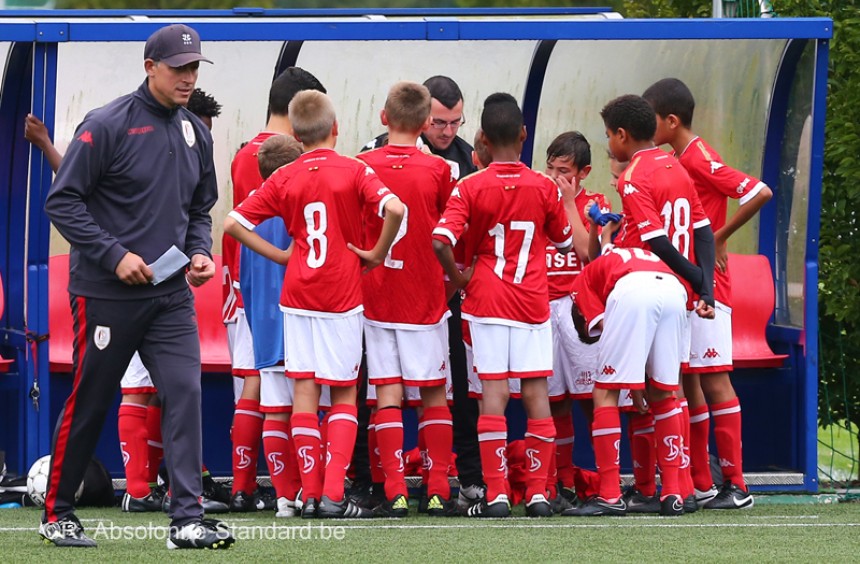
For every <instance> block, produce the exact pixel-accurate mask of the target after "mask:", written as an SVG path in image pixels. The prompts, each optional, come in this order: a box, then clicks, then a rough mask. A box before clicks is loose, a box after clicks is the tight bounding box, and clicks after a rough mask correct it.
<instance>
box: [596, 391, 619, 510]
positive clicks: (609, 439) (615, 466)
mask: <svg viewBox="0 0 860 564" xmlns="http://www.w3.org/2000/svg"><path fill="white" fill-rule="evenodd" d="M591 440H592V443H593V444H594V459H595V462H597V472H598V473H599V474H600V497H602V498H603V499H605V500H607V501H610V502H612V501H615V500H617V499H618V498H619V497H621V485H620V482H621V469H620V466H619V451H618V449H619V445H620V444H621V418H620V417H619V415H618V408H617V407H595V408H594V422H593V423H592V425H591Z"/></svg>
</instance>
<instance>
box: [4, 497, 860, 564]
mask: <svg viewBox="0 0 860 564" xmlns="http://www.w3.org/2000/svg"><path fill="white" fill-rule="evenodd" d="M765 502H766V500H765V499H763V498H759V503H758V504H757V505H756V507H754V508H753V509H751V510H745V511H734V512H724V513H719V512H714V511H710V512H708V511H699V512H698V513H695V514H693V515H686V516H684V517H681V518H662V517H657V516H643V517H634V516H629V517H624V518H591V519H582V518H566V517H553V518H551V519H541V520H530V519H526V518H523V517H514V518H510V519H504V520H481V521H475V520H467V519H464V518H452V519H431V518H429V517H424V516H416V517H409V518H407V519H403V520H397V521H395V520H371V521H316V520H314V521H301V520H300V519H286V520H285V519H274V518H273V517H272V516H271V514H269V515H267V516H262V515H259V514H254V515H250V516H245V515H243V516H242V517H237V516H234V515H226V516H224V517H225V518H224V521H226V522H227V523H229V524H231V525H233V526H234V527H237V528H236V529H234V533H235V534H237V536H239V535H243V534H246V535H247V534H250V532H251V531H254V532H255V533H256V534H257V536H258V537H259V536H260V534H261V533H262V532H263V531H267V532H268V533H269V534H270V535H272V534H276V535H278V536H280V537H281V539H280V540H256V541H252V540H239V541H238V542H237V543H236V545H235V546H234V548H232V549H231V550H229V551H223V552H211V551H205V552H204V551H199V552H198V551H184V552H182V554H181V557H182V560H183V561H186V560H187V561H207V562H213V561H224V562H228V561H229V562H237V561H254V562H284V561H287V560H290V561H298V562H311V561H314V562H316V561H319V562H340V563H344V564H346V563H348V562H365V561H374V562H398V563H399V562H416V563H422V564H425V563H430V562H470V563H472V562H489V563H494V564H496V563H498V562H570V561H571V560H573V559H576V560H579V561H583V562H593V561H600V562H618V561H633V562H637V563H638V562H678V561H684V560H688V561H705V562H708V561H723V562H740V561H747V562H749V561H782V562H788V561H791V562H827V561H830V562H845V561H850V560H856V559H857V554H858V547H860V543H858V541H857V538H858V534H860V505H857V504H845V503H843V504H818V505H775V504H771V505H768V504H766V503H765ZM77 514H78V516H79V517H80V518H81V520H82V521H83V523H84V526H85V527H86V529H87V531H88V533H89V534H90V535H93V536H95V535H96V532H97V531H98V529H99V525H100V524H101V525H102V527H103V529H102V530H105V529H106V528H108V527H111V526H115V527H146V526H147V525H148V524H150V523H151V524H152V526H153V527H166V526H167V524H168V523H167V518H166V517H164V516H163V515H158V514H152V515H141V514H137V515H129V514H124V513H122V512H120V511H119V509H81V510H79V511H78V513H77ZM518 514H520V515H521V514H522V511H521V509H520V510H518ZM39 515H40V514H39V511H37V510H36V509H31V508H26V509H8V510H0V555H2V556H0V558H2V561H3V562H38V563H39V564H41V563H42V562H55V561H57V562H60V561H61V562H64V563H68V562H78V561H81V562H83V561H86V562H93V561H96V560H99V561H103V562H141V561H159V560H160V561H162V562H166V561H167V559H168V558H170V560H173V557H175V556H178V555H177V554H176V552H175V551H171V553H168V551H167V549H166V548H165V542H164V540H159V539H155V538H153V539H148V540H109V539H104V538H101V539H97V540H98V542H99V548H98V549H96V550H71V549H58V548H56V547H53V546H46V545H44V544H42V542H41V540H40V539H39V537H38V533H37V526H38V522H39ZM321 526H322V529H321ZM239 527H244V528H239ZM254 527H256V528H254ZM140 530H143V529H140ZM158 530H159V531H162V532H161V533H160V534H161V535H163V534H164V533H163V529H158ZM321 530H324V531H327V532H328V533H329V534H330V535H332V536H335V535H338V536H341V535H342V537H341V540H335V539H333V538H331V539H328V540H323V539H321V538H320V531H321ZM302 535H305V536H311V537H312V538H310V539H309V538H302Z"/></svg>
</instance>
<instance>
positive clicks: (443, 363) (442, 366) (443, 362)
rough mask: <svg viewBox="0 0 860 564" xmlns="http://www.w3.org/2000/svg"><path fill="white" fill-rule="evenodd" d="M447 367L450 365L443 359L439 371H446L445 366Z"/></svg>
mask: <svg viewBox="0 0 860 564" xmlns="http://www.w3.org/2000/svg"><path fill="white" fill-rule="evenodd" d="M447 367H448V365H447V364H446V363H445V361H444V360H443V361H442V365H441V366H440V367H439V372H445V368H447Z"/></svg>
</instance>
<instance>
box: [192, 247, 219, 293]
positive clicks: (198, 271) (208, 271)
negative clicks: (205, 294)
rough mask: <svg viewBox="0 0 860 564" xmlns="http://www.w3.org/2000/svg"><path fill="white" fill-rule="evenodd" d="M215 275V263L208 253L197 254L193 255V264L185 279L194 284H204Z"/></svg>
mask: <svg viewBox="0 0 860 564" xmlns="http://www.w3.org/2000/svg"><path fill="white" fill-rule="evenodd" d="M214 276H215V263H214V262H212V259H211V258H209V257H207V256H206V255H202V254H196V255H194V256H192V257H191V265H190V266H189V267H188V272H186V273H185V279H186V280H188V283H189V284H191V285H192V286H194V287H195V288H196V287H198V286H202V285H203V283H204V282H206V281H207V280H209V279H210V278H212V277H214Z"/></svg>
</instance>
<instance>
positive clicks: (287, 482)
mask: <svg viewBox="0 0 860 564" xmlns="http://www.w3.org/2000/svg"><path fill="white" fill-rule="evenodd" d="M263 451H264V452H265V453H266V464H267V466H268V467H269V476H271V478H272V486H274V488H275V494H276V495H277V497H285V498H287V499H289V500H295V499H296V494H298V492H299V488H300V487H301V486H302V481H301V478H300V477H299V466H298V463H297V461H296V451H295V449H294V447H293V442H292V440H291V439H290V424H289V423H288V422H286V421H278V420H275V419H266V420H265V421H264V422H263Z"/></svg>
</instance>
